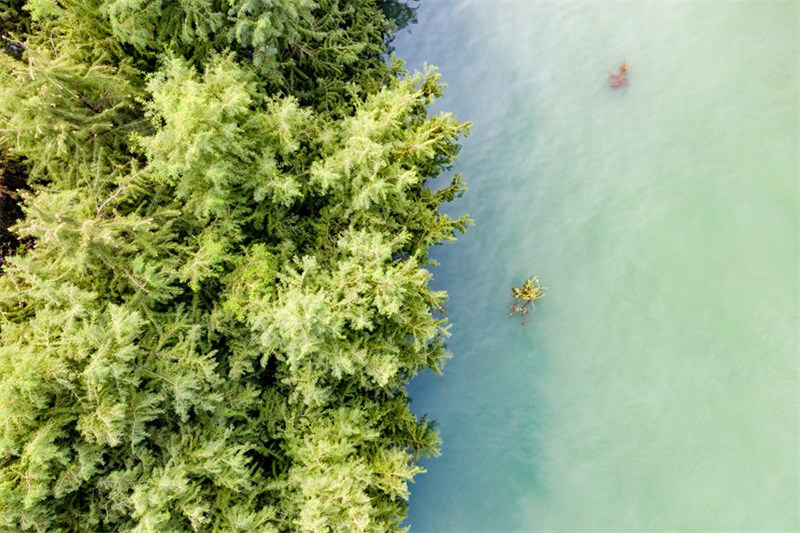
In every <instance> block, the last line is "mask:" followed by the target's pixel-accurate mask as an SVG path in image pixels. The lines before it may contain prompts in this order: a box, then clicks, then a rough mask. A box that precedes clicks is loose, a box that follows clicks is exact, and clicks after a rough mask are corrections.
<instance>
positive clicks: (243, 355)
mask: <svg viewBox="0 0 800 533" xmlns="http://www.w3.org/2000/svg"><path fill="white" fill-rule="evenodd" d="M411 17H413V12H412V11H409V9H408V7H407V6H405V5H404V4H402V3H398V2H376V1H375V0H29V1H28V2H24V1H22V0H0V208H1V209H2V216H1V217H0V230H2V233H0V257H2V262H1V263H0V529H1V530H3V531H13V532H18V531H37V532H83V531H86V532H92V531H96V532H100V531H102V532H109V531H135V532H156V531H158V532H180V531H218V532H223V531H224V532H248V533H252V532H283V531H307V532H325V531H331V532H333V531H341V532H364V531H371V532H385V531H397V530H400V529H401V528H402V522H403V520H404V518H405V516H406V512H407V501H408V484H409V482H411V481H412V480H413V478H414V476H415V475H416V474H418V473H420V472H422V471H423V470H422V468H421V467H420V466H418V464H417V461H418V459H419V458H420V457H421V456H424V455H430V454H436V453H437V446H438V444H439V439H438V435H437V433H436V430H435V428H434V427H433V425H432V423H431V422H429V421H428V420H425V419H418V418H417V417H415V416H414V415H413V414H412V413H411V411H410V410H409V398H408V395H407V391H406V384H407V383H408V380H409V379H410V378H411V377H413V376H414V375H415V374H417V373H418V372H420V371H421V370H423V369H426V368H430V369H433V370H434V371H438V370H439V369H440V368H441V365H442V363H443V361H444V359H445V358H446V355H447V354H446V350H445V346H444V338H445V336H446V334H447V323H446V319H445V318H444V314H443V307H442V306H443V302H444V300H445V296H446V295H445V294H444V293H442V292H441V291H435V290H433V289H431V288H430V282H431V274H430V272H429V270H427V269H426V266H428V265H430V264H431V262H432V261H431V259H430V258H429V256H428V252H429V249H430V247H431V246H433V245H436V244H439V243H442V242H443V241H449V240H453V239H454V238H455V236H456V234H458V233H459V232H461V231H463V230H464V229H465V227H466V226H467V225H468V223H469V219H468V218H467V217H462V218H458V219H454V218H451V217H449V216H448V215H446V214H444V213H443V212H442V211H441V210H440V209H441V206H442V205H443V203H445V202H448V201H451V200H453V199H454V198H456V197H457V196H459V195H460V194H461V193H462V192H463V191H464V187H463V185H462V183H461V180H460V178H459V177H458V176H456V177H455V178H453V179H452V180H451V181H450V182H449V184H448V183H444V184H438V183H436V184H432V183H431V181H432V180H433V179H434V178H436V177H437V176H438V175H440V174H441V173H442V172H443V171H444V170H446V169H448V168H449V167H450V165H451V164H452V162H453V161H454V160H455V158H456V155H457V152H458V144H457V142H458V140H459V138H460V137H461V136H462V135H464V134H465V133H466V132H467V130H468V124H464V123H459V122H458V121H457V120H456V119H455V118H454V117H453V116H451V115H449V114H446V113H442V114H438V115H431V114H429V112H428V108H429V106H430V104H431V102H432V101H433V100H434V99H435V98H437V97H439V96H440V94H441V91H442V84H441V83H440V81H439V77H438V74H437V73H436V71H435V70H433V69H428V70H426V71H425V72H421V73H407V72H406V71H405V69H404V67H403V64H402V63H401V62H400V61H398V60H396V59H393V58H391V56H390V54H389V52H390V50H391V36H392V31H393V28H394V27H396V24H395V22H394V21H400V22H401V23H402V22H404V21H407V20H408V19H409V18H411Z"/></svg>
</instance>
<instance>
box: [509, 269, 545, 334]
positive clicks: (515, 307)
mask: <svg viewBox="0 0 800 533" xmlns="http://www.w3.org/2000/svg"><path fill="white" fill-rule="evenodd" d="M546 292H547V287H542V286H541V284H540V283H539V278H538V277H536V276H531V277H530V278H528V279H526V280H525V283H523V284H522V285H520V286H519V287H513V288H512V289H511V295H512V296H513V297H514V299H515V300H514V301H513V302H511V312H510V313H509V316H515V315H520V314H521V315H522V324H523V325H524V324H525V320H526V319H527V317H528V313H529V312H531V311H535V310H536V305H535V304H534V302H535V301H536V300H539V299H541V298H544V295H545V293H546Z"/></svg>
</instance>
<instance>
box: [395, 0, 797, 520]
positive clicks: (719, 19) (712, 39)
mask: <svg viewBox="0 0 800 533" xmlns="http://www.w3.org/2000/svg"><path fill="white" fill-rule="evenodd" d="M418 18H419V23H418V24H417V25H416V26H414V27H413V28H412V29H411V33H410V34H408V33H403V34H401V35H400V37H399V38H398V39H397V41H396V43H395V44H396V47H397V53H398V55H399V56H401V57H403V58H405V59H407V60H408V61H409V64H410V66H411V67H421V66H422V63H423V62H424V61H427V62H430V63H433V64H435V65H438V66H439V67H440V70H441V72H442V74H443V78H444V80H445V81H446V82H448V84H449V88H448V91H447V94H446V97H445V98H444V99H443V101H442V102H441V103H440V104H439V105H438V106H437V108H438V109H442V110H451V111H454V112H455V113H456V114H457V115H458V117H459V118H460V119H462V120H470V121H472V122H473V123H474V129H473V134H472V135H471V136H470V137H469V138H468V139H467V140H466V141H465V142H464V144H463V150H462V153H461V161H460V162H459V164H458V166H457V168H456V170H457V171H459V172H462V173H464V175H465V177H466V180H467V182H468V184H469V186H470V192H469V194H468V195H467V196H466V197H464V198H463V199H462V200H461V201H459V202H458V203H457V204H456V205H454V206H451V210H452V212H453V213H456V214H460V213H462V212H469V213H470V214H471V215H472V216H473V218H474V219H475V221H476V226H475V227H474V228H472V229H471V230H470V231H469V233H468V234H467V235H466V236H464V237H463V238H462V239H461V240H460V241H459V242H458V243H457V244H455V245H446V246H444V247H441V248H439V249H437V250H436V252H435V254H434V255H435V258H436V259H438V260H439V261H441V263H442V265H441V266H440V267H437V268H435V269H434V273H435V276H436V283H437V285H438V287H439V288H444V289H446V290H448V291H449V293H450V302H449V305H448V310H449V315H450V318H451V320H452V323H453V328H452V338H451V340H450V342H449V348H450V350H451V351H452V352H453V354H454V358H453V359H452V360H451V361H450V362H449V363H448V365H447V366H446V368H445V375H444V377H436V376H429V375H424V376H421V377H419V378H417V379H416V380H414V382H413V383H412V386H411V391H412V396H413V400H414V404H413V405H414V410H415V411H416V412H417V413H427V414H429V415H430V416H432V417H433V418H435V419H437V420H438V422H439V427H440V430H441V433H442V436H443V438H444V446H443V455H442V457H440V458H438V459H432V460H429V461H426V463H425V466H426V467H427V468H428V471H429V473H428V474H426V475H423V476H420V477H418V479H417V483H416V485H415V486H414V487H413V489H412V497H411V513H410V518H409V521H408V523H409V524H410V525H411V526H412V531H418V532H425V531H463V532H469V531H539V530H560V531H575V530H586V531H598V530H610V531H642V530H687V531H707V530H723V531H728V530H767V531H778V530H789V531H794V530H798V529H800V517H799V516H798V515H799V510H798V497H799V495H800V488H799V485H800V474H799V472H800V459H799V458H798V455H799V452H798V450H799V446H800V436H799V434H798V425H799V420H800V379H799V367H798V318H799V316H798V297H799V296H800V294H799V293H798V252H799V243H800V241H799V239H798V237H799V235H798V227H799V225H800V218H799V216H798V203H799V202H798V175H799V173H800V165H799V163H798V147H799V146H800V142H799V141H800V125H799V124H798V115H799V112H800V104H798V102H799V96H800V90H799V85H798V78H799V76H798V64H799V62H800V44H799V43H800V33H799V28H800V4H798V2H714V3H711V2H708V3H705V2H703V3H701V2H696V3H689V2H649V3H645V2H636V3H623V2H613V3H601V2H592V3H589V2H582V3H565V2H552V3H550V2H499V1H496V2H466V1H459V2H443V1H434V0H423V2H422V6H421V8H420V9H419V11H418ZM623 60H625V61H627V63H628V65H629V69H630V87H629V88H628V89H626V90H619V91H612V90H610V89H609V87H608V73H609V71H610V70H613V69H615V68H616V67H617V66H618V64H619V62H620V61H623ZM531 274H536V275H538V276H539V278H540V279H541V280H542V282H543V284H544V285H546V286H547V287H548V288H549V292H548V295H547V297H546V298H545V299H544V300H543V301H542V303H541V304H540V305H539V306H538V310H537V312H536V313H535V314H534V316H533V318H534V320H533V321H532V322H531V323H530V324H528V325H526V326H525V327H521V326H520V323H519V320H518V319H517V318H509V317H508V316H507V311H508V305H509V303H510V295H509V289H510V287H511V286H512V285H518V284H520V283H521V282H522V281H523V280H524V279H525V278H526V277H527V276H529V275H531Z"/></svg>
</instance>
